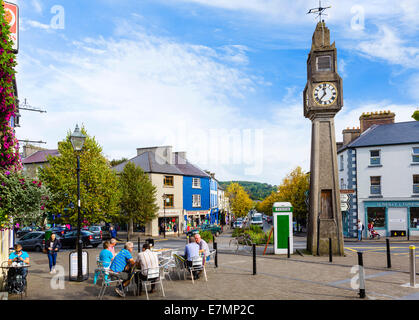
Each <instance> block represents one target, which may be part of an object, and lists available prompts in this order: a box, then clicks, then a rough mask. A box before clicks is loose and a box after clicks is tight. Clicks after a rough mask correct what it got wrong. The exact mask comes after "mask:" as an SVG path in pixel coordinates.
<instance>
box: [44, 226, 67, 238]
mask: <svg viewBox="0 0 419 320" xmlns="http://www.w3.org/2000/svg"><path fill="white" fill-rule="evenodd" d="M47 231H52V232H53V233H55V234H56V235H59V236H61V237H63V236H64V234H65V233H66V232H68V229H67V228H66V227H62V226H55V227H52V228H51V229H49V230H47Z"/></svg>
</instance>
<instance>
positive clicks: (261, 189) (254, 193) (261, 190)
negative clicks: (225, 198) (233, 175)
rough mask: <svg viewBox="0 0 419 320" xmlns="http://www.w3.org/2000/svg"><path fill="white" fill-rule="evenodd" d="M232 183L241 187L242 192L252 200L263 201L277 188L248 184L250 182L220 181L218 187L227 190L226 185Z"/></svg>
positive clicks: (265, 184)
mask: <svg viewBox="0 0 419 320" xmlns="http://www.w3.org/2000/svg"><path fill="white" fill-rule="evenodd" d="M232 182H236V183H238V184H239V185H241V186H242V187H243V188H244V190H245V191H246V192H247V193H248V194H249V196H250V198H251V199H252V200H263V199H265V198H266V197H267V196H269V195H270V194H271V193H272V191H276V190H277V186H272V185H270V184H267V183H260V182H250V181H221V182H220V185H221V186H222V187H223V188H224V189H227V187H228V185H229V184H230V183H232Z"/></svg>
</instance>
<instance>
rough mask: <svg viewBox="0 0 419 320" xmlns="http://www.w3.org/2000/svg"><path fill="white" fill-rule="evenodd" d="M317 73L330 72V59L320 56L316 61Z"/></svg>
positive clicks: (329, 57)
mask: <svg viewBox="0 0 419 320" xmlns="http://www.w3.org/2000/svg"><path fill="white" fill-rule="evenodd" d="M316 65H317V71H331V70H332V57H331V56H320V57H317V59H316Z"/></svg>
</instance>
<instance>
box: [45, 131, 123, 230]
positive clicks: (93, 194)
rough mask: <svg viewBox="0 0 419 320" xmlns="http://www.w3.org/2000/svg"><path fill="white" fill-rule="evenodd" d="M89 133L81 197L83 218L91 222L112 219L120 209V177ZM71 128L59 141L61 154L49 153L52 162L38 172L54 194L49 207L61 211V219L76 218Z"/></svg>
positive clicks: (82, 159)
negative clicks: (63, 138) (118, 186)
mask: <svg viewBox="0 0 419 320" xmlns="http://www.w3.org/2000/svg"><path fill="white" fill-rule="evenodd" d="M81 131H82V133H83V134H84V135H85V136H87V137H86V140H85V143H84V145H83V149H82V150H81V152H80V153H79V154H80V200H81V211H82V214H83V215H84V216H83V219H84V220H86V221H87V222H88V223H89V224H92V223H98V222H100V221H110V220H112V218H113V217H114V216H116V215H117V214H118V212H119V198H120V193H119V190H118V188H116V186H117V185H118V178H117V176H116V174H115V173H114V172H113V171H112V169H111V168H110V165H109V163H108V161H107V160H106V158H105V157H104V156H103V155H102V147H101V146H100V145H99V144H98V143H97V142H96V140H95V138H94V137H90V136H89V135H88V134H87V132H86V130H85V128H82V129H81ZM70 135H71V132H68V134H67V137H66V139H65V140H64V141H62V142H60V143H59V144H58V152H59V154H60V155H59V156H55V157H53V156H49V157H48V159H47V160H48V162H49V165H48V166H45V167H44V168H41V169H40V173H39V176H40V178H41V180H42V181H44V182H45V184H46V185H47V186H48V188H49V189H50V191H51V192H52V193H53V194H54V195H55V197H54V199H53V201H51V202H50V204H49V205H48V211H49V212H50V213H53V214H55V215H58V214H61V221H62V222H65V223H70V224H75V223H76V222H77V171H76V169H77V154H76V152H75V151H74V150H73V146H72V145H71V142H70Z"/></svg>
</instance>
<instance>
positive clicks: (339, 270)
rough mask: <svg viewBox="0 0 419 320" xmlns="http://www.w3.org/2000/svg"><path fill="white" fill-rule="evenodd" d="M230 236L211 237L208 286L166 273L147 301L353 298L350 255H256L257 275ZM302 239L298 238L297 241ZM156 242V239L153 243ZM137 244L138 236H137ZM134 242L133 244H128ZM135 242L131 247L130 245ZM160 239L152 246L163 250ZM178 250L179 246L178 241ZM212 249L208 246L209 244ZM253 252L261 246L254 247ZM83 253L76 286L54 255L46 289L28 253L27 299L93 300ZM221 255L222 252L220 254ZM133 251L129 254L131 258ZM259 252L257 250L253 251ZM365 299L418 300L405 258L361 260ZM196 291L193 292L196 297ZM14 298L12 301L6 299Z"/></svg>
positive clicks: (39, 258)
mask: <svg viewBox="0 0 419 320" xmlns="http://www.w3.org/2000/svg"><path fill="white" fill-rule="evenodd" d="M230 239H231V238H230V237H229V232H224V233H223V234H221V235H220V236H219V237H217V244H218V245H219V248H220V254H219V255H218V268H214V267H213V265H208V267H207V275H208V282H205V279H204V278H203V277H201V278H200V279H199V280H198V281H196V282H195V284H192V281H191V280H190V279H188V280H183V279H182V280H178V279H177V275H176V274H173V275H172V281H170V280H166V281H164V289H165V293H166V297H162V296H161V294H160V292H159V290H157V292H155V293H153V294H151V296H150V299H151V300H156V299H169V300H197V299H199V300H201V299H203V300H238V301H239V300H260V299H267V300H289V299H293V300H295V299H297V300H357V299H359V297H358V290H357V289H353V288H352V286H353V283H354V282H356V276H357V275H356V274H355V273H353V272H354V269H353V267H354V266H356V265H357V263H358V262H357V254H356V252H352V251H347V252H346V255H345V256H344V257H333V262H332V263H330V262H329V260H328V257H327V256H321V257H314V256H311V255H306V254H304V256H300V255H298V254H293V255H292V256H291V258H290V259H288V258H287V256H286V255H280V256H278V255H273V254H268V255H265V256H262V254H259V255H258V256H257V274H256V275H253V274H252V273H253V260H252V256H251V255H250V254H232V253H231V252H229V251H228V250H226V249H221V248H226V247H227V246H228V242H229V240H230ZM300 239H303V238H299V240H300ZM156 240H157V239H156ZM141 242H142V243H143V238H141ZM134 243H135V242H134ZM135 244H136V243H135ZM166 244H167V242H166V241H159V242H157V243H156V247H157V248H163V247H165V246H166ZM179 246H182V247H183V246H184V244H182V243H181V242H179ZM210 248H212V244H210ZM258 249H259V250H262V252H263V249H264V247H263V246H259V247H258ZM87 251H88V252H89V263H90V267H89V269H90V270H89V271H90V277H89V279H88V280H87V281H84V282H81V283H78V282H71V281H68V262H69V258H68V257H69V251H65V252H60V253H59V255H58V259H57V264H59V265H61V266H62V267H63V268H64V269H63V270H64V274H62V276H64V279H65V282H64V285H65V289H52V287H51V279H53V278H55V279H56V278H57V277H58V276H59V274H56V275H51V274H49V272H48V271H49V270H48V259H47V257H46V255H44V254H42V253H34V252H30V257H31V265H32V267H31V268H30V271H29V276H28V283H29V286H28V297H27V299H34V300H38V299H48V300H49V299H51V300H95V299H97V294H98V293H99V289H100V287H99V285H94V284H93V272H94V269H95V259H96V256H97V255H98V254H99V252H100V249H99V248H97V249H87ZM224 252H225V253H224ZM136 253H137V251H136V250H134V254H136ZM259 253H260V251H259ZM364 265H365V275H366V293H367V298H366V300H367V299H372V300H375V299H379V300H394V299H419V289H412V288H406V287H403V286H402V285H403V284H406V283H408V282H409V273H408V260H407V257H404V256H396V255H394V256H392V266H393V267H392V268H391V269H387V268H386V260H385V255H383V254H381V253H368V254H365V256H364ZM197 293H199V294H197ZM104 298H105V299H107V300H121V299H122V298H120V297H119V296H117V295H116V293H115V291H114V290H113V289H108V291H107V293H106V295H105V297H104ZM10 299H16V297H10ZM125 299H126V300H145V299H146V297H145V294H143V295H142V296H140V297H134V296H133V295H132V293H131V292H130V293H129V294H128V295H127V297H126V298H125Z"/></svg>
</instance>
